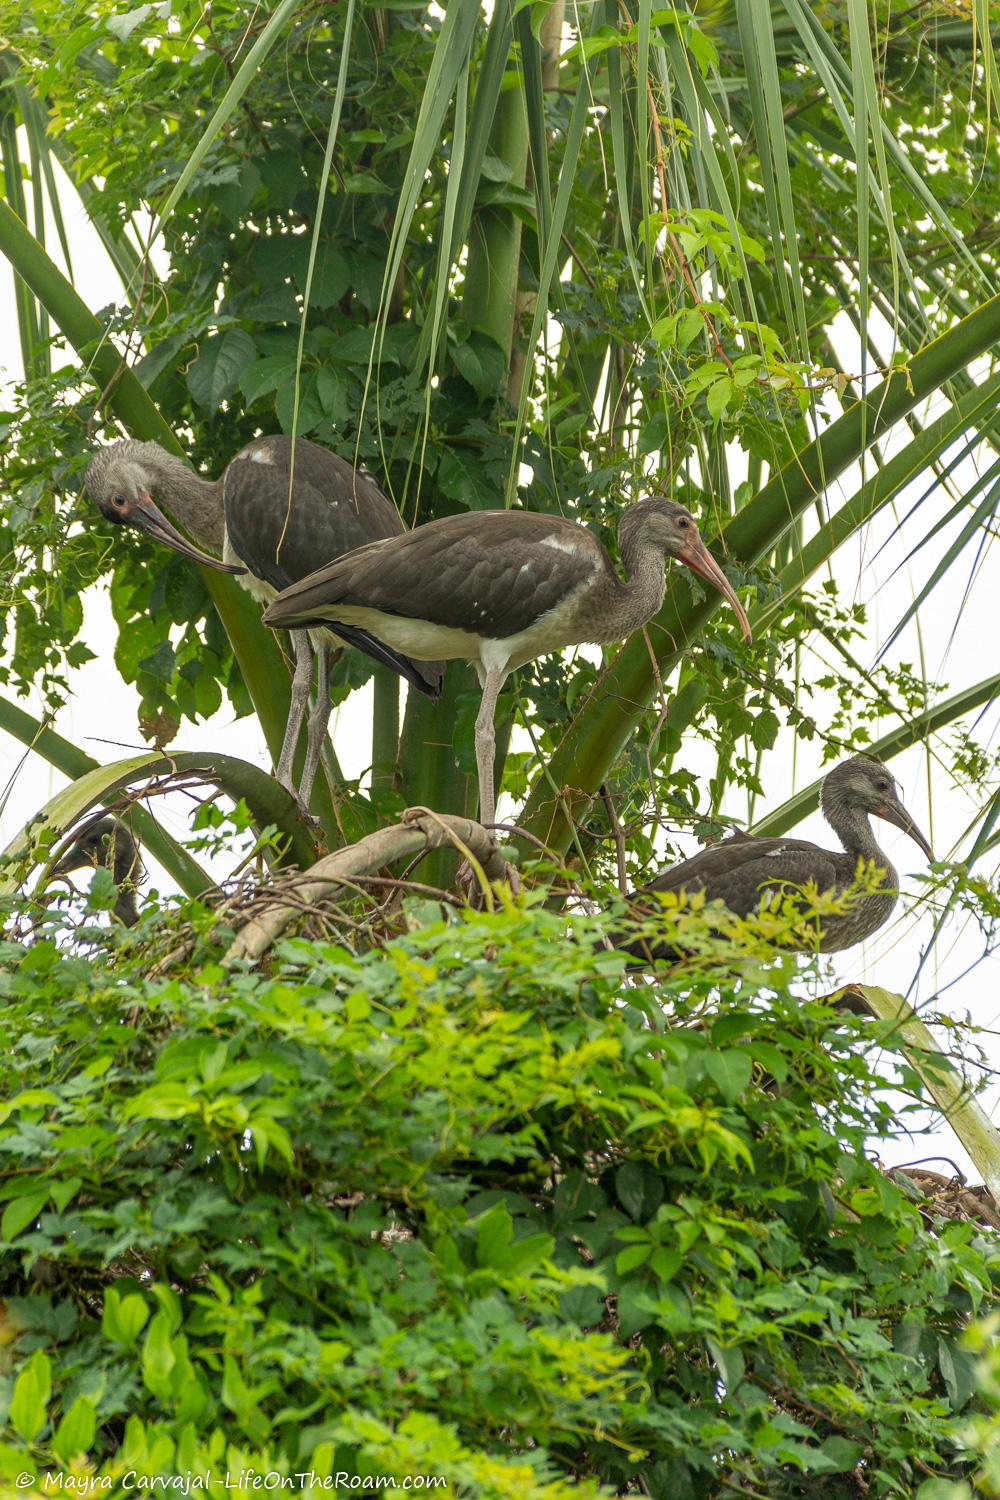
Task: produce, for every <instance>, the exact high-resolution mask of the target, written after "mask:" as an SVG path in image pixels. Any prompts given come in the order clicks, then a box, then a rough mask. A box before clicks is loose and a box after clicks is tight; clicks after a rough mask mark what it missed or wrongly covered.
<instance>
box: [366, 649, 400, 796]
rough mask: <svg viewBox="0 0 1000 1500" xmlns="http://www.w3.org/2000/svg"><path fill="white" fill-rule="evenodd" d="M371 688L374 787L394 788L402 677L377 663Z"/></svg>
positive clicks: (396, 768)
mask: <svg viewBox="0 0 1000 1500" xmlns="http://www.w3.org/2000/svg"><path fill="white" fill-rule="evenodd" d="M372 689H373V701H372V787H373V788H375V787H392V786H394V785H395V783H396V776H397V772H398V757H399V677H398V676H397V675H396V673H395V672H393V671H392V670H391V669H390V668H389V667H383V666H376V668H375V677H374V680H373V683H372Z"/></svg>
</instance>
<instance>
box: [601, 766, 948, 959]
mask: <svg viewBox="0 0 1000 1500" xmlns="http://www.w3.org/2000/svg"><path fill="white" fill-rule="evenodd" d="M820 806H821V809H822V812H823V816H824V817H825V818H826V821H827V822H828V823H829V825H830V827H831V828H832V829H833V831H834V833H835V834H836V835H837V837H838V838H839V839H840V842H841V844H842V845H843V850H844V852H843V853H840V852H838V851H835V850H830V849H821V848H820V847H819V845H818V844H810V843H808V842H807V841H806V840H805V839H785V838H776V839H758V838H752V837H750V836H748V835H747V834H736V835H735V836H734V837H733V838H728V839H725V840H724V841H723V842H722V843H721V844H714V845H713V846H712V847H711V848H708V849H703V850H702V851H701V853H700V854H696V855H694V857H693V858H692V859H686V860H684V862H683V863H682V864H679V865H674V866H672V867H671V869H669V870H664V871H663V873H662V874H661V875H658V876H657V877H656V879H655V880H651V881H650V882H649V884H648V885H644V886H642V887H641V888H640V889H639V890H637V891H634V892H633V893H632V895H631V896H630V897H629V901H630V903H631V904H632V905H633V906H634V907H635V908H637V909H638V910H639V911H640V912H641V913H643V914H644V915H650V914H652V913H653V912H655V910H656V903H655V902H650V901H649V900H648V899H646V898H648V897H649V895H650V894H651V893H653V892H656V891H677V892H680V891H684V892H686V893H687V894H688V895H689V896H690V895H693V894H694V893H695V892H697V891H704V893H705V896H706V898H707V900H709V901H721V902H723V904H724V905H725V906H727V907H728V908H729V910H730V911H731V912H734V913H735V914H736V915H737V916H738V917H747V916H749V915H750V914H751V913H752V912H755V911H757V910H758V908H759V907H760V906H761V905H762V904H766V903H767V902H768V901H774V900H776V899H777V900H779V901H780V900H782V899H783V898H784V897H785V896H787V895H788V894H789V893H790V892H791V893H794V892H796V891H798V890H801V889H802V887H803V886H807V885H812V886H814V887H815V888H816V890H817V891H818V892H820V893H826V892H828V891H832V892H834V894H837V895H839V894H840V893H841V892H842V891H845V890H847V889H849V887H850V886H851V885H852V884H853V883H854V880H855V877H856V876H857V874H858V867H859V864H860V863H862V862H866V861H871V862H873V863H874V865H875V866H876V867H877V868H878V869H879V870H880V871H881V872H882V874H881V881H880V885H879V889H878V890H876V891H873V892H871V893H870V894H868V895H858V897H857V898H856V899H855V900H854V901H852V902H851V903H850V906H849V909H848V910H847V911H845V912H844V913H843V915H840V916H828V917H824V918H823V925H822V930H821V932H820V934H819V951H820V952H821V953H837V952H839V950H840V949H842V948H850V947H853V945H854V944H855V943H860V942H862V941H863V939H865V938H867V937H871V935H872V933H873V932H877V931H878V929H879V928H880V927H881V926H882V925H883V924H884V923H885V922H887V921H888V920H889V917H890V916H891V915H892V910H893V907H894V906H895V905H896V898H897V896H898V894H899V892H898V885H899V877H898V875H897V874H896V871H895V870H894V869H893V866H892V863H891V862H890V860H889V858H888V857H887V855H885V854H884V853H883V852H882V850H881V849H880V848H879V846H878V844H877V843H876V841H875V835H874V834H873V832H872V827H871V823H870V822H869V816H873V817H876V818H883V819H884V820H885V821H886V822H887V823H892V824H894V826H895V827H896V828H901V829H902V830H903V832H904V833H908V834H909V836H910V838H911V839H913V841H914V843H915V844H917V845H918V846H919V847H920V848H921V849H922V850H923V852H924V853H925V854H926V856H927V858H928V859H929V860H933V858H934V855H933V852H932V850H931V846H930V844H929V843H928V842H927V840H926V839H925V838H924V835H923V834H922V833H921V832H920V829H919V828H918V827H917V825H916V823H914V821H913V819H912V818H911V816H910V814H909V813H908V812H907V811H906V808H905V807H904V806H903V804H902V802H901V801H900V799H899V792H898V790H897V787H896V783H895V781H894V780H893V778H892V776H891V775H890V774H889V772H888V771H887V770H886V768H885V766H883V765H881V764H880V763H879V762H878V761H877V760H872V759H871V758H870V757H869V756H867V755H855V756H852V758H851V759H850V760H845V761H841V763H840V765H839V766H835V767H834V768H833V770H832V771H831V772H830V773H829V775H828V776H827V777H826V779H825V781H824V782H823V790H822V794H821V799H820ZM620 946H623V947H624V946H627V947H629V948H630V949H631V951H632V952H634V953H636V954H637V956H642V957H644V956H646V949H647V948H648V949H649V951H650V956H652V957H653V958H678V957H680V956H681V952H680V950H679V949H678V947H677V946H675V945H674V944H672V943H671V944H667V945H665V946H663V947H661V946H659V945H657V944H655V942H650V943H644V942H643V941H642V940H640V941H637V942H630V943H628V944H624V943H623V944H621V945H620Z"/></svg>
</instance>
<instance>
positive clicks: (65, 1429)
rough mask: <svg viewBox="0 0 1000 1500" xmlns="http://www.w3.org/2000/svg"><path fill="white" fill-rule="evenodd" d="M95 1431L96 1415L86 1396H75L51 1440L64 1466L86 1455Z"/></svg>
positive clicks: (91, 1403)
mask: <svg viewBox="0 0 1000 1500" xmlns="http://www.w3.org/2000/svg"><path fill="white" fill-rule="evenodd" d="M96 1430H97V1413H96V1412H95V1410H94V1404H93V1402H92V1401H90V1400H89V1399H88V1397H86V1396H77V1398H76V1400H75V1401H74V1402H73V1405H72V1406H71V1407H70V1409H69V1411H68V1412H66V1413H65V1415H64V1416H63V1418H62V1420H61V1421H60V1423H59V1426H58V1427H57V1428H56V1430H55V1433H54V1435H53V1438H52V1447H53V1449H54V1450H55V1452H56V1453H58V1455H59V1457H60V1458H61V1459H62V1461H63V1463H64V1464H69V1463H71V1462H72V1461H73V1459H74V1458H76V1457H77V1456H78V1455H79V1454H81V1453H83V1454H85V1453H87V1452H88V1450H89V1449H90V1446H91V1444H92V1443H93V1441H94V1434H95V1432H96Z"/></svg>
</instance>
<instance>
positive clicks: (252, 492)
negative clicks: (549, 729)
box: [86, 436, 443, 806]
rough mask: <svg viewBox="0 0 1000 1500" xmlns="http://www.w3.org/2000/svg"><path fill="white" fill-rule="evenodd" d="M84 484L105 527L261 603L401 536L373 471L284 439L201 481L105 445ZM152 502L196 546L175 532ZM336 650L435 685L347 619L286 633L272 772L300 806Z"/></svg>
mask: <svg viewBox="0 0 1000 1500" xmlns="http://www.w3.org/2000/svg"><path fill="white" fill-rule="evenodd" d="M86 485H87V489H88V491H89V492H90V495H91V497H92V499H93V500H94V502H95V504H96V505H97V507H98V509H99V510H100V512H101V514H102V515H103V516H105V517H106V519H107V520H109V521H113V522H115V523H116V524H118V525H125V526H133V527H135V528H136V530H138V531H142V532H144V533H145V535H147V536H151V537H153V539H154V540H155V541H158V542H162V543H163V544H164V545H165V546H167V547H170V548H172V549H173V551H174V552H178V553H180V555H181V556H182V557H187V558H190V559H191V560H192V561H193V562H198V563H202V564H203V565H204V566H205V567H206V568H215V569H217V570H219V571H221V572H223V573H235V574H237V575H239V579H240V583H241V584H242V586H243V587H244V588H245V589H247V590H248V591H249V593H250V594H252V595H253V597H254V598H255V599H256V600H257V601H258V602H260V603H264V604H267V603H269V602H270V601H271V600H272V599H273V598H274V597H275V595H276V594H277V593H278V592H279V590H281V589H283V588H286V587H287V586H288V584H290V583H294V582H295V580H296V579H299V578H304V577H305V576H306V574H308V573H311V572H312V570H313V569H314V568H316V567H317V566H319V564H320V563H329V562H331V561H333V559H335V558H338V557H341V556H342V555H343V554H344V553H348V552H352V551H354V550H355V549H356V548H358V547H363V546H365V545H366V544H367V543H369V542H374V541H377V540H379V539H384V538H388V537H395V536H399V535H400V534H404V533H405V527H404V525H403V522H402V519H401V518H400V515H399V512H398V511H397V509H396V507H395V506H394V505H393V503H392V501H391V500H390V499H389V498H388V496H386V495H384V494H383V493H382V491H381V490H380V489H379V487H378V485H377V484H376V483H375V481H374V479H372V478H371V476H370V475H368V474H365V473H363V472H361V471H360V470H357V469H353V468H352V467H351V465H350V464H349V463H346V462H345V460H344V459H342V458H340V457H338V456H337V454H335V453H330V452H329V451H328V450H327V449H326V448H321V447H320V446H319V445H318V444H317V443H311V442H309V440H308V439H307V438H297V439H296V441H295V445H294V449H293V446H292V440H291V438H289V437H284V436H278V437H260V438H255V439H254V440H253V442H252V443H248V444H247V446H246V447H245V448H243V449H242V450H241V451H240V452H239V453H237V454H236V456H235V458H233V459H231V460H230V462H229V463H228V464H227V466H226V468H225V470H224V471H223V473H222V475H221V477H220V478H219V479H216V480H208V479H202V478H201V477H200V476H199V475H198V474H196V473H195V472H194V470H193V469H192V468H191V467H190V466H189V465H188V464H186V463H185V462H184V460H183V459H180V458H177V457H175V456H174V455H173V454H172V453H168V452H167V451H166V449H164V448H161V447H160V445H159V443H140V442H132V441H124V442H120V443H113V444H112V445H111V446H109V447H107V448H102V449H101V450H100V451H99V452H98V453H96V454H95V455H94V457H93V458H92V460H91V462H90V467H89V468H88V469H87V475H86ZM154 494H155V495H156V496H157V499H158V500H159V502H160V504H158V503H157V501H156V500H154V499H153V496H154ZM161 504H162V505H163V506H166V508H167V509H168V510H169V511H170V512H171V514H172V515H174V516H176V517H177V520H178V521H179V522H180V524H181V525H182V526H183V527H184V529H185V530H186V531H187V532H188V533H189V536H190V537H191V538H193V540H188V537H185V536H182V535H181V533H180V532H179V531H178V529H177V527H176V526H174V524H173V522H172V521H170V520H169V519H168V518H167V516H166V515H164V513H163V510H162V509H161ZM205 548H208V549H209V551H208V552H206V551H205V550H204V549H205ZM212 554H215V555H212ZM345 644H347V645H350V646H355V647H356V648H357V649H358V650H360V651H363V652H365V654H366V655H368V656H370V657H373V658H374V659H375V661H377V662H381V663H382V664H383V665H384V666H388V667H390V668H391V669H392V670H393V671H394V672H397V673H398V674H399V675H400V677H402V678H403V679H404V680H405V681H406V682H408V683H410V685H411V686H412V687H415V688H417V689H419V691H420V692H422V693H426V694H427V696H428V697H430V698H436V697H437V696H438V694H439V693H440V690H441V677H442V670H443V669H442V666H441V663H440V662H434V661H420V662H415V661H411V660H410V659H409V658H408V657H407V656H405V655H402V654H400V653H399V652H397V651H394V650H393V649H392V648H391V647H390V646H387V645H386V644H385V643H384V642H382V641H380V640H378V639H376V638H375V637H374V636H371V635H369V634H368V633H367V632H365V631H364V630H360V629H357V628H355V627H353V626H351V625H349V624H346V623H345V624H343V625H341V626H339V627H336V628H335V630H334V631H332V632H331V630H330V629H329V628H326V627H325V628H323V629H322V630H320V631H317V632H313V634H312V636H310V633H309V632H308V631H305V630H302V631H294V632H293V634H292V645H293V649H294V653H295V674H294V677H293V679H292V698H291V705H290V709H289V715H288V721H287V724H286V726H285V735H284V742H283V744H282V748H281V754H280V755H279V757H278V764H277V767H276V774H277V777H278V780H279V781H280V782H281V783H282V785H284V786H286V787H288V789H289V790H290V791H291V792H292V793H293V794H295V793H297V795H298V798H299V801H300V802H301V804H302V805H303V806H306V805H307V804H308V802H309V797H310V794H311V792H312V787H313V782H314V780H315V776H316V770H317V767H318V765H319V759H320V754H321V751H322V747H323V742H324V740H325V738H326V727H327V724H328V722H329V718H330V706H331V705H330V694H329V689H328V678H329V667H330V656H331V651H332V650H336V649H339V648H340V647H341V646H343V645H345ZM314 654H315V658H316V677H317V686H316V702H315V706H314V708H313V710H312V712H311V713H310V714H309V718H308V726H307V743H306V756H305V763H304V765H303V769H302V775H301V777H300V779H299V784H298V788H297V789H296V787H295V784H294V780H293V777H292V759H293V757H294V754H295V747H296V744H297V742H298V737H299V730H300V729H301V726H302V722H303V720H304V719H305V718H306V714H307V711H308V707H309V691H310V686H311V684H312V680H313V656H314Z"/></svg>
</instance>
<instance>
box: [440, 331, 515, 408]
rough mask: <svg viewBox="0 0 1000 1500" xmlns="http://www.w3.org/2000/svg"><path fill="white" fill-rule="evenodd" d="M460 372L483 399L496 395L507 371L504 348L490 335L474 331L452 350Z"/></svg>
mask: <svg viewBox="0 0 1000 1500" xmlns="http://www.w3.org/2000/svg"><path fill="white" fill-rule="evenodd" d="M451 357H452V359H453V360H454V361H455V367H456V369H457V370H458V373H459V374H460V375H461V376H462V377H463V379H465V380H467V381H468V382H469V384H470V385H471V386H472V389H473V390H474V391H475V393H476V395H477V396H478V397H479V398H480V400H481V401H485V400H486V398H487V397H488V396H493V395H496V393H497V392H498V391H499V389H500V387H501V385H502V383H503V381H504V377H505V375H506V372H507V360H506V358H505V356H504V352H503V350H502V349H501V348H500V347H499V345H498V344H495V343H494V342H493V340H492V339H491V338H489V337H488V335H486V334H483V333H474V334H473V335H472V336H471V338H469V339H467V340H466V342H465V343H464V344H456V345H455V346H454V348H453V349H452V351H451Z"/></svg>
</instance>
